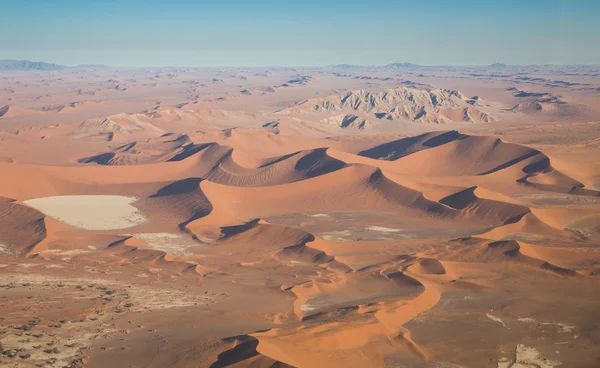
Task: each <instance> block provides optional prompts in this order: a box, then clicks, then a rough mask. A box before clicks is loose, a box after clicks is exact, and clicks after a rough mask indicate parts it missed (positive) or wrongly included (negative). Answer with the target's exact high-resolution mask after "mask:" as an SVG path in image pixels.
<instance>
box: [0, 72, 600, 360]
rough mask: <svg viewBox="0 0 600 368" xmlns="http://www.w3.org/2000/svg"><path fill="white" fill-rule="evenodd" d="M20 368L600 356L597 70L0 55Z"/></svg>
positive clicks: (0, 238) (1, 251) (2, 210)
mask: <svg viewBox="0 0 600 368" xmlns="http://www.w3.org/2000/svg"><path fill="white" fill-rule="evenodd" d="M0 81H1V84H0V86H1V89H0V173H1V176H0V290H1V293H0V310H1V313H0V344H1V345H0V347H1V353H2V354H1V355H0V361H1V365H2V366H7V367H35V366H42V367H78V366H89V367H106V366H113V367H170V366H173V367H498V368H506V367H512V368H516V367H558V366H561V367H590V368H591V367H598V366H599V365H600V325H599V323H598V321H600V297H599V295H600V279H599V277H600V69H599V68H597V67H583V66H573V67H569V66H565V67H553V66H529V67H511V66H506V67H501V68H498V67H495V68H490V67H461V68H458V67H415V66H405V67H399V68H375V67H341V66H338V67H324V68H318V69H317V68H315V69H300V68H299V69H252V68H229V69H195V68H153V69H113V68H98V69H89V70H69V69H67V70H59V71H2V72H1V74H0Z"/></svg>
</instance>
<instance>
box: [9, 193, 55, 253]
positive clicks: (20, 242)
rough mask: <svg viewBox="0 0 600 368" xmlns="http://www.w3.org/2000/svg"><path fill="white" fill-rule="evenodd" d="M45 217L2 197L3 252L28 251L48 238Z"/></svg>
mask: <svg viewBox="0 0 600 368" xmlns="http://www.w3.org/2000/svg"><path fill="white" fill-rule="evenodd" d="M44 218H45V216H44V215H43V214H42V213H41V212H39V211H37V210H34V209H33V208H30V207H28V206H25V205H23V204H19V203H16V202H15V201H13V200H11V199H8V198H4V197H0V244H2V251H3V252H8V253H13V252H14V253H17V252H22V251H26V250H27V249H28V248H31V247H33V246H35V245H36V244H37V243H39V242H41V241H42V240H43V239H44V238H45V237H46V225H45V222H44Z"/></svg>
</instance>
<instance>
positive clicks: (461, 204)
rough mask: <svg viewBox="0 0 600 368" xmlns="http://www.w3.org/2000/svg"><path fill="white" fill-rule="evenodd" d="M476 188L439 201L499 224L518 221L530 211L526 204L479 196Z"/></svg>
mask: <svg viewBox="0 0 600 368" xmlns="http://www.w3.org/2000/svg"><path fill="white" fill-rule="evenodd" d="M476 189H477V187H471V188H467V189H465V190H463V191H460V192H457V193H454V194H452V195H449V196H448V197H445V198H442V199H441V200H440V201H439V202H440V203H442V204H445V205H447V206H449V207H452V208H454V209H457V210H460V211H462V212H463V213H465V214H466V215H468V216H473V217H474V218H480V219H488V220H491V221H497V223H498V224H507V223H512V222H516V221H518V220H520V219H521V218H522V217H523V216H524V215H525V214H527V213H529V212H530V209H529V208H527V207H525V206H519V205H515V204H511V203H505V202H500V201H495V200H491V199H485V198H479V197H477V195H476V192H475V191H476Z"/></svg>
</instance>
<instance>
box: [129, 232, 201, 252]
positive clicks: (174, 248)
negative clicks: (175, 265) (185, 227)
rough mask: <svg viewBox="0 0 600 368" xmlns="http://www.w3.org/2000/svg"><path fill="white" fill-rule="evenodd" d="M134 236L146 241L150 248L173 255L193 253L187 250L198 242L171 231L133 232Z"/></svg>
mask: <svg viewBox="0 0 600 368" xmlns="http://www.w3.org/2000/svg"><path fill="white" fill-rule="evenodd" d="M133 236H135V237H136V238H139V239H141V240H143V241H144V242H146V244H148V246H149V247H150V248H152V249H156V250H162V251H163V252H167V253H169V254H172V255H174V256H186V255H190V254H193V253H192V252H189V251H187V250H188V249H189V248H191V247H195V246H197V245H198V244H197V243H196V242H194V241H193V240H192V239H190V238H188V237H186V236H184V235H182V234H172V233H138V234H133Z"/></svg>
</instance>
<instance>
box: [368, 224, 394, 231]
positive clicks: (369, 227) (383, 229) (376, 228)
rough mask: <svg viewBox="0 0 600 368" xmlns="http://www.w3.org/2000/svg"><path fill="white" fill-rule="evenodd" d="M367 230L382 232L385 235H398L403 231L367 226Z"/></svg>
mask: <svg viewBox="0 0 600 368" xmlns="http://www.w3.org/2000/svg"><path fill="white" fill-rule="evenodd" d="M367 230H371V231H380V232H383V233H397V232H399V231H402V230H401V229H392V228H390V227H383V226H374V225H371V226H367Z"/></svg>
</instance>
